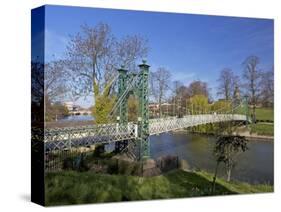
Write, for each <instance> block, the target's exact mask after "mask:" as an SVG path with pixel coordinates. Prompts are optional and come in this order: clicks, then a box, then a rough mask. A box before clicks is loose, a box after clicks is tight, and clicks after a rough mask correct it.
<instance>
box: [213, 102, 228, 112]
mask: <svg viewBox="0 0 281 212" xmlns="http://www.w3.org/2000/svg"><path fill="white" fill-rule="evenodd" d="M231 108H232V107H231V102H230V101H227V100H218V101H216V102H214V103H213V104H212V106H211V110H212V111H216V112H217V113H229V112H230V111H231Z"/></svg>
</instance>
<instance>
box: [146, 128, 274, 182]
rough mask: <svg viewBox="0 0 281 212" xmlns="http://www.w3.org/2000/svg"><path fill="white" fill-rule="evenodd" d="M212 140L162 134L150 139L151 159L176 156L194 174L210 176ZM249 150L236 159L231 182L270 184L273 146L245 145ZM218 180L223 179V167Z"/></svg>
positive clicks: (267, 143) (203, 136)
mask: <svg viewBox="0 0 281 212" xmlns="http://www.w3.org/2000/svg"><path fill="white" fill-rule="evenodd" d="M215 141H216V140H215V138H214V137H212V136H207V135H198V134H190V133H188V132H186V131H181V132H171V133H163V134H160V135H156V136H151V137H150V145H151V156H152V157H153V158H157V157H160V156H164V155H177V156H178V157H179V159H184V160H186V161H187V163H188V165H189V167H190V168H191V169H194V170H206V171H208V172H214V170H215V165H216V162H215V159H214V156H213V147H214V144H215ZM248 147H249V150H248V151H246V152H244V153H241V154H239V155H238V157H237V164H236V166H235V167H234V170H233V172H232V179H236V180H240V181H245V182H250V183H268V184H273V142H271V141H249V143H248ZM219 176H221V177H225V171H224V167H223V164H221V166H220V169H219Z"/></svg>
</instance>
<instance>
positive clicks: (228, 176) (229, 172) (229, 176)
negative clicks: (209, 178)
mask: <svg viewBox="0 0 281 212" xmlns="http://www.w3.org/2000/svg"><path fill="white" fill-rule="evenodd" d="M226 174H227V182H229V181H230V178H231V169H228V170H227V171H226Z"/></svg>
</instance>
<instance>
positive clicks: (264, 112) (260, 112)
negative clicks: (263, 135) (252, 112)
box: [256, 108, 274, 121]
mask: <svg viewBox="0 0 281 212" xmlns="http://www.w3.org/2000/svg"><path fill="white" fill-rule="evenodd" d="M256 114H257V120H263V121H273V120H274V110H273V109H272V108H257V109H256Z"/></svg>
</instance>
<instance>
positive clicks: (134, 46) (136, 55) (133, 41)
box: [116, 35, 148, 71]
mask: <svg viewBox="0 0 281 212" xmlns="http://www.w3.org/2000/svg"><path fill="white" fill-rule="evenodd" d="M147 52H148V47H147V40H145V39H144V38H142V37H141V36H138V35H132V36H126V37H125V38H123V39H122V40H120V41H118V42H117V45H116V64H117V66H118V67H120V66H121V65H122V66H124V67H125V68H126V69H128V70H130V71H136V70H137V64H136V61H138V60H140V59H143V58H145V57H147Z"/></svg>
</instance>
